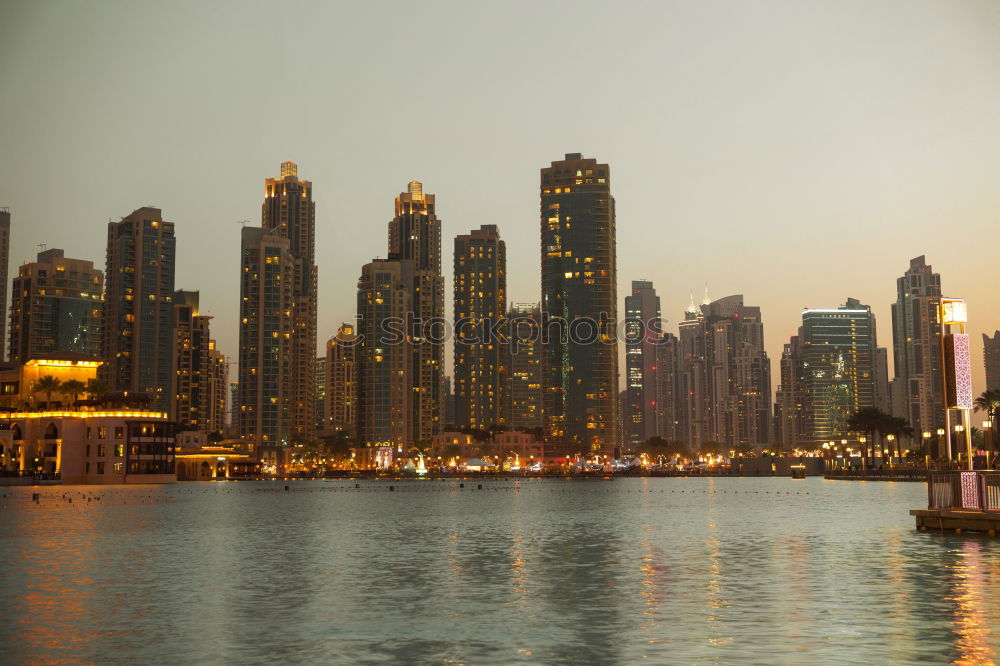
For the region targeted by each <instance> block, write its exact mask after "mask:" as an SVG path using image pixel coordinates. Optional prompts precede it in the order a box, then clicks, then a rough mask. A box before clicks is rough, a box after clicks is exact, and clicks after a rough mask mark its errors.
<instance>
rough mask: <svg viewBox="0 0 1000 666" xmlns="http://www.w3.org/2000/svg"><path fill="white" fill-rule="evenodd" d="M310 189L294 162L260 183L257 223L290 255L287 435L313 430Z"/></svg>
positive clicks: (306, 435)
mask: <svg viewBox="0 0 1000 666" xmlns="http://www.w3.org/2000/svg"><path fill="white" fill-rule="evenodd" d="M312 194H313V187H312V183H311V182H309V181H308V180H299V177H298V166H297V165H296V164H295V163H294V162H282V164H281V177H280V178H268V179H266V180H265V181H264V203H263V205H262V206H261V219H262V224H261V226H262V227H263V228H264V229H268V230H272V231H274V232H276V233H278V234H279V235H280V236H282V237H284V238H287V239H288V250H289V253H290V254H291V262H292V271H291V281H292V284H291V294H290V298H291V302H290V306H291V307H290V312H291V325H292V327H291V338H290V340H289V343H290V344H289V348H288V353H289V361H288V363H289V365H288V370H289V375H288V377H287V390H288V428H289V434H290V436H291V437H292V438H293V439H299V440H309V439H312V438H313V437H314V436H315V434H316V381H315V368H314V366H315V363H316V317H317V308H318V292H317V284H318V270H317V268H316V250H315V245H316V204H315V203H313V199H312Z"/></svg>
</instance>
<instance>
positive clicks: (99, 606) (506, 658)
mask: <svg viewBox="0 0 1000 666" xmlns="http://www.w3.org/2000/svg"><path fill="white" fill-rule="evenodd" d="M284 483H285V482H277V483H266V482H254V483H249V482H243V483H219V484H194V483H192V484H177V485H172V486H162V487H141V488H124V489H117V488H100V487H93V486H89V487H55V488H48V489H44V490H42V493H43V495H42V499H41V502H40V503H39V504H38V505H35V504H33V503H32V502H31V501H30V497H31V492H32V489H29V488H0V495H5V497H2V498H0V507H2V509H0V571H2V574H0V609H2V612H0V620H2V621H0V643H2V645H3V648H4V650H3V652H2V653H0V661H3V662H4V663H38V662H114V661H121V662H142V663H152V662H156V663H181V662H202V663H204V662H208V663H221V662H231V663H232V662H244V663H245V662H263V661H271V660H275V658H276V657H283V658H284V659H285V660H287V661H293V662H311V663H345V664H348V663H349V664H356V663H396V662H419V663H470V664H484V663H499V664H507V663H517V662H523V663H532V662H549V663H551V662H575V663H585V664H600V663H635V662H639V661H642V660H646V661H648V662H650V663H701V662H709V663H716V662H718V663H728V662H737V661H738V662H740V663H768V664H773V663H790V664H791V663H794V664H801V663H849V662H850V663H862V662H867V663H879V662H883V663H884V662H896V663H917V662H924V663H927V662H931V663H944V662H948V661H962V660H965V661H967V662H968V663H982V662H990V661H992V660H994V659H995V658H996V656H997V654H998V651H1000V635H998V634H1000V600H998V597H997V595H996V594H995V592H996V591H997V590H1000V541H996V540H990V539H988V538H987V537H980V536H965V535H963V536H954V535H950V536H942V535H940V534H930V533H918V532H916V531H915V530H914V529H913V519H912V518H911V517H910V516H909V515H908V514H907V510H908V509H910V508H914V507H920V506H923V505H924V503H925V502H926V494H925V490H924V486H923V485H922V484H903V483H861V482H849V481H824V480H822V479H808V480H805V481H793V480H791V479H741V478H733V479H620V480H616V481H611V482H609V481H566V480H544V481H543V480H526V481H520V482H515V481H508V482H504V481H497V482H485V481H484V482H481V483H482V484H483V490H476V489H474V488H475V487H476V485H477V484H478V483H480V482H478V481H474V482H468V481H467V482H465V485H466V487H465V489H464V490H462V489H460V488H459V485H458V484H459V482H458V481H454V482H452V481H410V482H399V481H395V482H387V481H381V482H360V486H361V487H360V489H355V487H354V485H355V484H354V482H348V481H325V482H324V481H300V482H289V485H290V486H291V491H290V492H283V491H282V490H281V489H282V487H283V485H284ZM390 484H391V485H394V486H395V488H396V490H395V491H394V492H389V490H388V488H389V485H390ZM35 492H37V489H36V490H35ZM64 494H67V495H69V496H72V497H73V498H74V499H73V502H72V504H70V503H68V502H66V500H65V499H63V495H64ZM81 494H84V495H99V496H100V497H101V500H99V501H98V500H96V499H95V500H91V501H90V502H87V501H86V499H85V498H84V497H81Z"/></svg>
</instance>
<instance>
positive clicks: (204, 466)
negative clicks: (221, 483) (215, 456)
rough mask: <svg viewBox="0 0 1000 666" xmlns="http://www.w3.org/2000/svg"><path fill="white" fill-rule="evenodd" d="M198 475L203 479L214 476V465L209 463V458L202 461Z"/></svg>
mask: <svg viewBox="0 0 1000 666" xmlns="http://www.w3.org/2000/svg"><path fill="white" fill-rule="evenodd" d="M198 475H199V477H201V478H202V479H211V478H212V466H211V465H209V464H208V461H207V460H204V461H202V463H201V469H200V471H199V474H198Z"/></svg>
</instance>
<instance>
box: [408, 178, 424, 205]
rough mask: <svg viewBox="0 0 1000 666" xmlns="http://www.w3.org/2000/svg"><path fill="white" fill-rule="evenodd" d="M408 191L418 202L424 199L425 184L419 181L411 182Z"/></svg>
mask: <svg viewBox="0 0 1000 666" xmlns="http://www.w3.org/2000/svg"><path fill="white" fill-rule="evenodd" d="M407 190H409V192H410V195H411V196H412V197H413V198H414V199H417V200H418V201H419V200H421V199H423V198H424V184H423V183H421V182H420V181H419V180H411V181H410V184H409V186H408V187H407Z"/></svg>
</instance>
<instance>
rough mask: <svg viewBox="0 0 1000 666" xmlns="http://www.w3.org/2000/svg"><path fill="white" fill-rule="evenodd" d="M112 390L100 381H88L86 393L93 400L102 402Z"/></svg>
mask: <svg viewBox="0 0 1000 666" xmlns="http://www.w3.org/2000/svg"><path fill="white" fill-rule="evenodd" d="M109 390H111V389H110V388H109V387H108V385H107V384H106V383H104V382H102V381H101V380H100V379H88V380H87V388H86V393H87V395H89V396H90V399H91V400H100V399H101V398H103V397H104V394H105V393H107V392H108V391H109Z"/></svg>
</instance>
